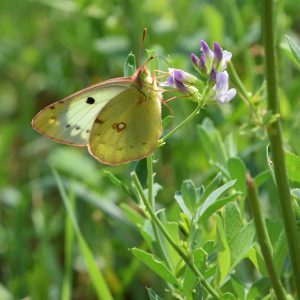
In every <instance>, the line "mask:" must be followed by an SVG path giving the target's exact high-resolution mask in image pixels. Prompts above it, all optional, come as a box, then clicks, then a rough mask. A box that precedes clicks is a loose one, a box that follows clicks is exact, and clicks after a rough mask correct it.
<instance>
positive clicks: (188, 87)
mask: <svg viewBox="0 0 300 300" xmlns="http://www.w3.org/2000/svg"><path fill="white" fill-rule="evenodd" d="M168 71H169V72H168V73H169V76H168V78H167V80H166V81H165V82H162V83H160V86H166V87H173V88H177V89H178V90H179V91H181V92H183V93H190V94H191V93H194V92H195V91H194V89H195V88H194V87H193V84H194V83H196V82H197V81H198V79H197V77H195V76H193V75H191V74H189V73H187V72H185V71H183V70H180V69H172V68H169V69H168Z"/></svg>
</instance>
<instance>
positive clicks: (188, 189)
mask: <svg viewBox="0 0 300 300" xmlns="http://www.w3.org/2000/svg"><path fill="white" fill-rule="evenodd" d="M175 200H176V201H177V203H178V204H179V206H180V208H181V210H182V211H183V212H184V213H185V214H186V215H187V216H188V217H189V219H190V220H191V219H192V213H191V212H192V211H194V207H195V205H196V200H197V193H196V188H195V185H194V183H193V182H192V180H184V181H183V182H182V185H181V192H176V193H175Z"/></svg>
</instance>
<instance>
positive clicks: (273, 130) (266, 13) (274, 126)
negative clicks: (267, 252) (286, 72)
mask: <svg viewBox="0 0 300 300" xmlns="http://www.w3.org/2000/svg"><path fill="white" fill-rule="evenodd" d="M273 19H274V2H273V0H264V1H263V21H264V48H265V65H266V78H267V98H268V109H269V111H271V112H272V113H273V114H279V113H280V108H279V102H278V90H277V87H278V81H277V62H276V49H275V28H274V23H273ZM267 130H268V135H269V140H270V145H271V150H272V154H273V165H274V174H275V180H276V184H277V190H278V194H279V201H280V206H281V211H282V218H283V222H284V226H285V232H286V236H287V240H288V246H289V251H290V256H291V263H292V269H293V273H294V280H295V286H296V290H297V292H298V298H299V297H300V255H299V253H300V241H299V236H298V233H297V227H296V220H295V215H294V212H293V208H292V198H291V194H290V187H289V183H288V178H287V172H286V167H285V160H284V151H283V144H282V133H281V123H280V119H277V120H276V121H275V122H273V123H271V124H269V125H268V127H267Z"/></svg>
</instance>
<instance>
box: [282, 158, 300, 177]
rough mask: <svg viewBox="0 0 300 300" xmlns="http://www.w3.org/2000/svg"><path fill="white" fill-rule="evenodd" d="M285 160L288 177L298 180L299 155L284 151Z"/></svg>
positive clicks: (299, 175)
mask: <svg viewBox="0 0 300 300" xmlns="http://www.w3.org/2000/svg"><path fill="white" fill-rule="evenodd" d="M285 161H286V167H287V173H288V177H289V179H290V180H292V181H297V182H300V172H299V170H300V156H298V155H296V154H294V153H291V152H285Z"/></svg>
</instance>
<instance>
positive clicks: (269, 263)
mask: <svg viewBox="0 0 300 300" xmlns="http://www.w3.org/2000/svg"><path fill="white" fill-rule="evenodd" d="M247 187H248V195H249V200H250V201H249V204H250V208H251V212H252V217H253V220H254V225H255V229H256V233H257V237H258V241H259V244H260V248H261V252H262V255H263V257H264V260H265V263H266V267H267V271H268V273H269V276H270V280H271V282H272V285H273V288H274V291H275V294H276V297H277V299H278V300H285V299H286V293H285V291H284V288H283V286H282V283H281V281H280V280H279V278H278V276H277V273H276V269H275V265H274V262H273V256H272V250H271V249H272V246H271V243H270V239H269V236H268V233H267V229H266V225H265V222H264V220H263V217H262V213H261V209H260V205H259V201H258V193H257V188H256V185H255V181H254V179H253V178H252V176H251V175H250V173H248V174H247Z"/></svg>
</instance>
